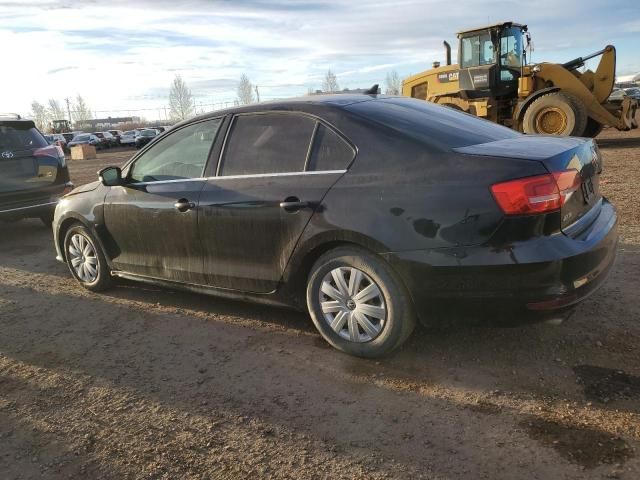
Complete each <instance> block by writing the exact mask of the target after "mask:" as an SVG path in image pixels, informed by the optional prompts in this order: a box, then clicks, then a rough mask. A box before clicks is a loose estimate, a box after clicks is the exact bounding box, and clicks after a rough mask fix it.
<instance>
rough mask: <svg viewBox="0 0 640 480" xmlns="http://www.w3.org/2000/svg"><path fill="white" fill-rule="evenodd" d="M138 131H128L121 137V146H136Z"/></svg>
mask: <svg viewBox="0 0 640 480" xmlns="http://www.w3.org/2000/svg"><path fill="white" fill-rule="evenodd" d="M137 133H138V132H137V130H128V131H126V132H124V133H123V134H122V135H120V145H135V144H136V135H137Z"/></svg>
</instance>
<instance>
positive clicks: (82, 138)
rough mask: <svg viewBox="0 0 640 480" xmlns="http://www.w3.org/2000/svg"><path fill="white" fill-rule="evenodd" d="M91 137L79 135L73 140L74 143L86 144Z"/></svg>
mask: <svg viewBox="0 0 640 480" xmlns="http://www.w3.org/2000/svg"><path fill="white" fill-rule="evenodd" d="M89 137H90V135H78V136H77V137H75V138H74V139H73V141H74V142H86V141H87V140H89Z"/></svg>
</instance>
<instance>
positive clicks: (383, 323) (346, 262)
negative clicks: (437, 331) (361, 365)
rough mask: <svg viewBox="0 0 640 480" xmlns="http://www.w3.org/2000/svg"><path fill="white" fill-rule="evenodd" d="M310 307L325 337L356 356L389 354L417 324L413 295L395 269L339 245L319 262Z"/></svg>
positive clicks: (310, 284) (309, 296) (312, 278)
mask: <svg viewBox="0 0 640 480" xmlns="http://www.w3.org/2000/svg"><path fill="white" fill-rule="evenodd" d="M340 278H342V281H340ZM339 282H340V285H339ZM307 307H308V309H309V314H310V315H311V318H312V320H313V323H314V324H315V326H316V328H317V329H318V331H319V332H320V334H321V335H322V336H323V338H324V339H325V340H326V341H327V342H329V343H330V344H331V345H332V346H333V347H335V348H336V349H338V350H340V351H342V352H345V353H348V354H350V355H355V356H357V357H364V358H376V357H381V356H384V355H387V354H389V353H390V352H392V351H393V350H394V349H396V348H397V347H399V346H400V345H401V344H402V343H403V342H404V341H405V340H406V339H407V338H408V337H409V335H410V334H411V332H412V331H413V329H414V327H415V323H416V321H415V314H414V311H413V305H412V303H411V300H410V298H409V294H408V293H407V291H406V289H405V288H404V285H402V282H401V281H400V279H399V278H398V276H397V275H396V273H395V272H394V271H393V270H392V269H391V267H390V266H389V265H387V263H386V262H384V261H383V260H382V259H380V258H379V257H377V256H375V255H374V254H372V253H369V252H367V251H366V250H363V249H360V248H352V247H341V248H337V249H334V250H331V251H329V252H327V253H325V254H324V255H322V256H321V257H320V258H319V259H318V260H317V261H316V263H315V264H314V266H313V267H312V269H311V273H310V275H309V278H308V281H307Z"/></svg>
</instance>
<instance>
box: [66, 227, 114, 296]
mask: <svg viewBox="0 0 640 480" xmlns="http://www.w3.org/2000/svg"><path fill="white" fill-rule="evenodd" d="M64 250H65V257H66V260H67V265H68V267H69V270H70V271H71V274H72V275H73V277H74V278H75V279H76V280H77V281H78V282H79V283H80V284H81V285H82V286H83V287H84V288H86V289H87V290H92V291H94V292H97V291H100V290H105V289H106V288H109V287H110V286H111V284H112V281H113V280H112V277H111V273H110V271H109V265H108V264H107V260H106V258H105V256H104V254H103V253H102V250H101V249H100V247H99V244H98V242H97V240H96V239H95V237H94V236H93V234H92V233H91V232H90V231H89V229H87V228H86V227H84V226H83V225H74V226H73V227H71V228H70V229H69V230H68V231H67V233H66V235H65V238H64Z"/></svg>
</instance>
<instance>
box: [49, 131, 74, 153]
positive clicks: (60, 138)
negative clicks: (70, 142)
mask: <svg viewBox="0 0 640 480" xmlns="http://www.w3.org/2000/svg"><path fill="white" fill-rule="evenodd" d="M44 138H46V139H47V141H48V142H49V144H50V145H58V146H59V147H60V148H62V150H63V151H64V152H66V151H68V150H69V149H68V148H67V139H66V138H65V137H64V135H62V134H61V133H50V134H46V135H45V136H44Z"/></svg>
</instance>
